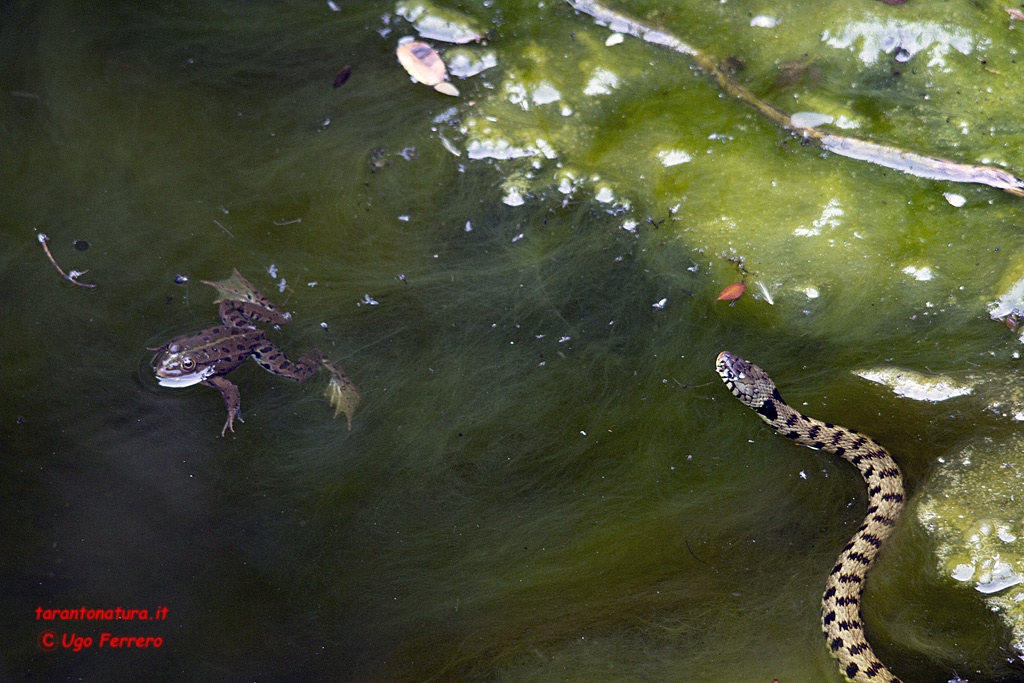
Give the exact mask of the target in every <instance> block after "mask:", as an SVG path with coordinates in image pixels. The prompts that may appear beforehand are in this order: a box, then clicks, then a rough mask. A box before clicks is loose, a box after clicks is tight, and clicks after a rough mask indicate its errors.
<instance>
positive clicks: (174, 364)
mask: <svg viewBox="0 0 1024 683" xmlns="http://www.w3.org/2000/svg"><path fill="white" fill-rule="evenodd" d="M157 351H158V353H157V356H154V357H153V359H154V361H155V363H154V364H153V370H154V371H155V372H156V381H157V382H158V383H159V384H160V386H162V387H175V388H178V387H190V386H192V385H193V384H199V383H200V382H202V381H203V380H205V379H206V378H207V377H209V376H210V375H212V374H213V373H214V370H215V368H214V366H213V365H203V364H202V363H201V362H200V361H199V360H198V359H197V358H196V357H195V356H194V354H193V353H192V352H191V351H190V350H189V349H187V348H185V347H184V346H182V345H181V344H178V343H176V342H174V341H172V342H170V343H168V344H167V346H165V347H163V348H161V349H158V350H157Z"/></svg>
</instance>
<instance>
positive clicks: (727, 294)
mask: <svg viewBox="0 0 1024 683" xmlns="http://www.w3.org/2000/svg"><path fill="white" fill-rule="evenodd" d="M745 291H747V286H746V285H745V284H743V283H742V282H734V283H732V284H731V285H729V286H728V287H726V288H725V289H723V290H722V293H721V294H719V295H718V299H716V301H732V300H733V299H739V298H740V297H741V296H743V292H745Z"/></svg>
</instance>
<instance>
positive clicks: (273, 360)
mask: <svg viewBox="0 0 1024 683" xmlns="http://www.w3.org/2000/svg"><path fill="white" fill-rule="evenodd" d="M252 357H253V358H254V359H255V360H256V362H257V363H259V364H260V365H262V366H263V367H264V368H266V369H267V370H269V371H270V372H272V373H274V374H275V375H281V376H282V377H287V378H288V379H291V380H295V381H296V382H305V381H306V380H307V379H309V378H310V377H312V376H313V374H314V373H315V372H316V371H317V370H319V369H320V368H321V367H324V368H326V369H327V370H328V371H329V372H330V373H331V379H330V381H329V382H328V384H327V391H326V392H325V394H324V395H325V396H326V397H327V400H328V401H330V403H331V405H332V406H334V417H338V415H340V414H341V413H345V417H346V418H347V419H348V428H349V429H352V414H353V413H354V412H355V410H356V405H357V404H358V403H359V393H358V392H357V391H356V388H355V385H354V384H352V380H350V379H349V378H348V375H346V374H345V373H344V372H343V371H342V369H341V368H339V367H338V366H337V365H335V364H334V362H333V361H332V360H331V359H330V358H328V357H327V356H325V355H324V354H323V353H321V352H320V351H318V350H317V349H313V350H312V351H307V352H306V353H304V354H303V355H302V357H301V358H299V359H298V360H297V361H295V362H294V363H293V362H292V361H290V360H288V359H287V358H286V357H285V355H284V354H283V353H281V350H280V349H278V348H277V347H276V346H274V345H273V344H271V343H270V342H269V341H267V342H264V343H263V344H260V345H259V346H258V347H256V349H254V350H253V352H252Z"/></svg>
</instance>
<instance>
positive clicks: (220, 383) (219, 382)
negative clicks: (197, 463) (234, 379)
mask: <svg viewBox="0 0 1024 683" xmlns="http://www.w3.org/2000/svg"><path fill="white" fill-rule="evenodd" d="M203 384H206V385H209V386H211V387H213V388H215V389H217V390H218V391H219V392H220V395H221V396H223V397H224V406H225V407H226V408H227V409H228V421H227V422H225V423H224V429H222V430H220V435H221V436H224V435H225V433H226V432H227V431H228V429H230V430H231V431H232V432H233V431H235V427H234V424H233V423H234V421H235V418H236V417H237V418H238V421H239V422H245V420H243V419H242V416H241V415H240V414H239V413H240V411H241V410H242V399H241V396H240V395H239V393H238V387H236V386H235V385H234V384H232V383H231V382H229V381H227V380H226V379H224V378H223V377H221V376H220V375H215V376H213V377H211V378H210V379H208V380H205V381H204V382H203Z"/></svg>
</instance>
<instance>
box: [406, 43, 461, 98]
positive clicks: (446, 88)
mask: <svg viewBox="0 0 1024 683" xmlns="http://www.w3.org/2000/svg"><path fill="white" fill-rule="evenodd" d="M395 54H396V55H397V56H398V61H399V63H401V65H402V67H403V68H404V69H405V70H406V71H408V72H409V75H410V76H412V77H413V78H414V79H416V80H417V81H418V82H420V83H422V84H423V85H429V86H432V87H433V88H434V90H436V91H438V92H439V93H443V94H445V95H451V96H453V97H455V96H457V95H458V94H459V89H458V88H456V87H455V86H454V85H452V84H451V83H449V82H448V81H447V80H445V79H446V78H447V77H448V73H447V70H446V69H445V66H444V61H442V60H441V57H440V55H438V54H437V52H436V51H435V50H434V48H432V47H430V46H429V45H427V44H426V43H420V42H417V41H413V42H411V43H405V44H404V45H399V46H398V49H397V50H396V51H395Z"/></svg>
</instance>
